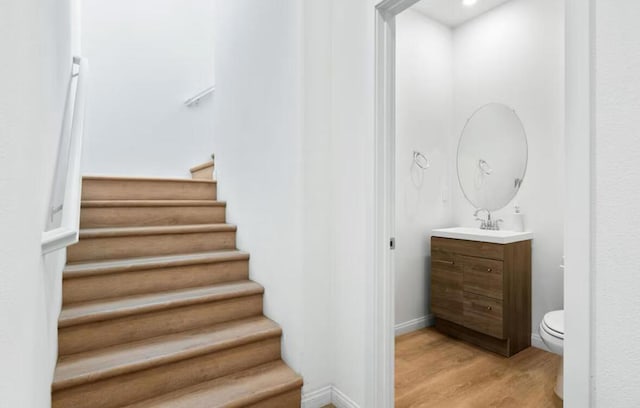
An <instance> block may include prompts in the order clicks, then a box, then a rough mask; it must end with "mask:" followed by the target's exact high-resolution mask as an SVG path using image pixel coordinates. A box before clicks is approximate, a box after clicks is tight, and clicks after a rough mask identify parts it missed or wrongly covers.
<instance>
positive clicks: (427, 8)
mask: <svg viewBox="0 0 640 408" xmlns="http://www.w3.org/2000/svg"><path fill="white" fill-rule="evenodd" d="M508 1H510V0H478V2H477V3H476V4H475V5H473V6H465V5H463V4H462V0H422V1H420V2H418V3H416V4H415V5H414V6H413V7H412V9H413V10H416V11H419V12H421V13H422V14H424V15H426V16H427V17H430V18H432V19H434V20H436V21H439V22H441V23H442V24H445V25H447V26H449V27H457V26H459V25H460V24H462V23H464V22H466V21H469V20H471V19H474V18H476V17H478V16H479V15H480V14H483V13H486V12H487V11H489V10H491V9H492V8H495V7H497V6H499V5H501V4H503V3H506V2H508Z"/></svg>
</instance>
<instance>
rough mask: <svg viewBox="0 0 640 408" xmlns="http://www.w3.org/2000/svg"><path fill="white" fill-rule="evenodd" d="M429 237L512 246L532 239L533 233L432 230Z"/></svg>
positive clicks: (462, 229)
mask: <svg viewBox="0 0 640 408" xmlns="http://www.w3.org/2000/svg"><path fill="white" fill-rule="evenodd" d="M431 235H432V236H434V237H440V238H452V239H465V240H467V241H479V242H490V243H493V244H512V243H514V242H520V241H527V240H530V239H533V232H516V231H506V230H505V231H489V230H482V229H480V228H466V227H456V228H442V229H434V230H433V231H431Z"/></svg>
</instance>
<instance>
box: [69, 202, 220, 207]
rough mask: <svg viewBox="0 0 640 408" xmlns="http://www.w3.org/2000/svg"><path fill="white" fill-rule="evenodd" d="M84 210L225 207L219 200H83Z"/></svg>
mask: <svg viewBox="0 0 640 408" xmlns="http://www.w3.org/2000/svg"><path fill="white" fill-rule="evenodd" d="M81 204H82V208H95V207H225V206H226V205H227V203H226V201H218V200H82V203H81Z"/></svg>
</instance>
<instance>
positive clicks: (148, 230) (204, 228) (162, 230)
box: [80, 224, 237, 239]
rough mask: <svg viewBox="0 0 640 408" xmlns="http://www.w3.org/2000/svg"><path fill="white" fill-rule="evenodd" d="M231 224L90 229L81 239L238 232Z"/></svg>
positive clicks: (82, 234) (82, 231)
mask: <svg viewBox="0 0 640 408" xmlns="http://www.w3.org/2000/svg"><path fill="white" fill-rule="evenodd" d="M236 230H237V227H236V226H235V225H231V224H198V225H162V226H151V227H113V228H88V229H81V230H80V239H88V238H111V237H128V236H144V235H166V234H190V233H199V232H228V231H236Z"/></svg>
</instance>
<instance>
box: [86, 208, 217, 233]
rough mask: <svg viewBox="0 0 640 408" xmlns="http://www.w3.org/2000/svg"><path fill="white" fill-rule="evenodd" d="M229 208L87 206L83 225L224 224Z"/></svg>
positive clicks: (102, 226) (100, 226)
mask: <svg viewBox="0 0 640 408" xmlns="http://www.w3.org/2000/svg"><path fill="white" fill-rule="evenodd" d="M224 222H225V207H223V206H194V207H188V206H185V207H173V206H167V207H85V208H82V211H81V213H80V228H109V227H147V226H161V225H196V224H222V223H224Z"/></svg>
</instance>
